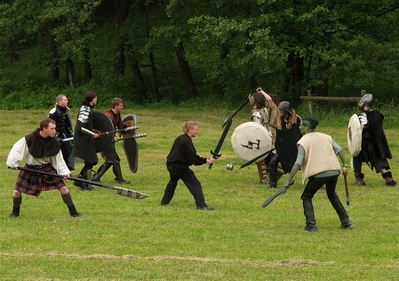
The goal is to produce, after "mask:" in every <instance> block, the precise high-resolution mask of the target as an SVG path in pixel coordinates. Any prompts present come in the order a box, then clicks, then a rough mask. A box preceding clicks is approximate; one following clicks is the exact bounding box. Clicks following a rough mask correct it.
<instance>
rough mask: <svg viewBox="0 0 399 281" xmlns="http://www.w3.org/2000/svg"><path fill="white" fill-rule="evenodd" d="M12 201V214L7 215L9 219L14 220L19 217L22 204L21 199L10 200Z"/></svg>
mask: <svg viewBox="0 0 399 281" xmlns="http://www.w3.org/2000/svg"><path fill="white" fill-rule="evenodd" d="M12 200H13V207H12V213H11V214H9V215H8V217H9V218H16V217H19V209H20V206H21V203H22V197H18V198H15V197H13V198H12Z"/></svg>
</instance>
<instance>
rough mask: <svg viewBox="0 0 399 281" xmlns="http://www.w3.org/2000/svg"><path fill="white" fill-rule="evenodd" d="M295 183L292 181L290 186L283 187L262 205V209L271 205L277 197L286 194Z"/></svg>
mask: <svg viewBox="0 0 399 281" xmlns="http://www.w3.org/2000/svg"><path fill="white" fill-rule="evenodd" d="M293 184H294V181H293V180H291V181H290V183H289V185H288V186H283V187H281V188H280V189H279V190H278V191H277V192H276V193H274V194H273V195H272V196H270V197H269V198H267V199H266V200H265V201H264V202H263V203H262V208H265V207H266V206H267V205H269V204H270V203H271V202H272V201H273V200H274V199H275V198H276V197H277V196H279V195H281V194H284V193H285V192H286V191H287V189H288V188H289V187H290V185H293Z"/></svg>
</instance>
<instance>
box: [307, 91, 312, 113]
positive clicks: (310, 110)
mask: <svg viewBox="0 0 399 281" xmlns="http://www.w3.org/2000/svg"><path fill="white" fill-rule="evenodd" d="M306 92H307V95H308V96H309V97H310V96H311V95H312V94H311V92H310V90H307V91H306ZM308 106H309V113H310V116H313V108H312V101H308Z"/></svg>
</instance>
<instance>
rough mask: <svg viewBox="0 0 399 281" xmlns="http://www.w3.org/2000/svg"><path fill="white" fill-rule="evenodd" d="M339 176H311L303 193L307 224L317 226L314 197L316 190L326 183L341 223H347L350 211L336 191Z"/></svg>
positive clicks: (329, 198)
mask: <svg viewBox="0 0 399 281" xmlns="http://www.w3.org/2000/svg"><path fill="white" fill-rule="evenodd" d="M337 180H338V176H332V177H322V178H316V177H311V178H309V181H308V183H307V185H306V187H305V190H304V191H303V193H302V195H301V199H302V204H303V211H304V215H305V218H306V226H307V227H312V226H316V219H315V215H314V210H313V204H312V198H313V196H314V195H315V194H316V192H317V191H318V190H319V189H320V188H321V187H322V186H323V185H324V184H325V185H326V192H327V197H328V200H330V203H331V205H332V206H333V208H334V209H335V211H336V212H337V215H338V217H339V219H340V221H341V224H343V225H347V224H348V221H349V216H348V213H347V212H346V210H345V208H344V206H343V205H342V203H341V201H340V200H339V197H338V195H337V193H336V192H335V187H336V185H337Z"/></svg>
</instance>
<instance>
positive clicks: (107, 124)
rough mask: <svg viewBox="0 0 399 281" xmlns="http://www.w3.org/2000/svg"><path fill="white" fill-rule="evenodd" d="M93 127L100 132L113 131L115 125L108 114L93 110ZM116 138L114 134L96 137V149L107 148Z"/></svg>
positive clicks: (98, 150) (99, 150)
mask: <svg viewBox="0 0 399 281" xmlns="http://www.w3.org/2000/svg"><path fill="white" fill-rule="evenodd" d="M93 129H94V130H97V131H100V132H112V131H113V130H114V125H113V124H112V121H111V119H109V117H108V116H107V115H105V114H104V113H102V112H99V111H93ZM113 139H114V134H106V135H102V136H101V137H99V138H96V139H94V144H95V146H96V151H97V152H101V151H103V150H104V149H106V148H107V147H108V146H109V145H110V144H111V142H112V141H113Z"/></svg>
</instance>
